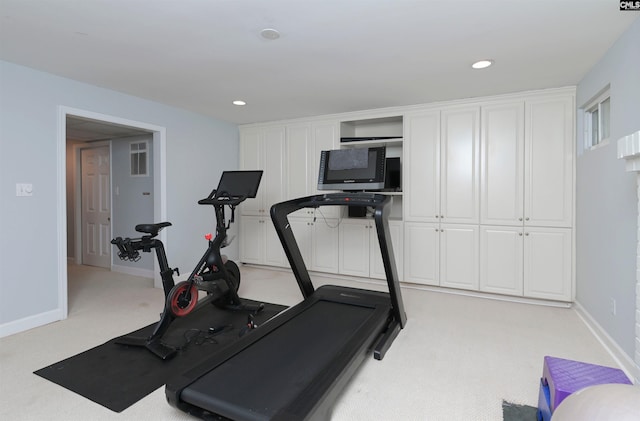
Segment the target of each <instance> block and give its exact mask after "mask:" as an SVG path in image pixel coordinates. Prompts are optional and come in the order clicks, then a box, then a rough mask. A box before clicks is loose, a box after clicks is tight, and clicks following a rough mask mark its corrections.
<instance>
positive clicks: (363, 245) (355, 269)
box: [339, 219, 371, 277]
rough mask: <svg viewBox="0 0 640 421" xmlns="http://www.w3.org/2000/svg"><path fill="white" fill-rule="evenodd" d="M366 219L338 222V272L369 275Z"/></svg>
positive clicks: (367, 225)
mask: <svg viewBox="0 0 640 421" xmlns="http://www.w3.org/2000/svg"><path fill="white" fill-rule="evenodd" d="M370 231H371V226H370V224H369V221H367V220H358V219H343V220H342V222H341V223H340V245H339V247H340V261H339V272H340V273H342V274H344V275H353V276H363V277H369V232H370Z"/></svg>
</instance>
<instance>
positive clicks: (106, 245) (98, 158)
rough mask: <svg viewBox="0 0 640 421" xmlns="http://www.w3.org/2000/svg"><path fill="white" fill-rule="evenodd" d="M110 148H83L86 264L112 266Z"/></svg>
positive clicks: (84, 261)
mask: <svg viewBox="0 0 640 421" xmlns="http://www.w3.org/2000/svg"><path fill="white" fill-rule="evenodd" d="M109 156H110V152H109V147H108V146H104V147H99V148H91V149H82V152H81V166H82V192H81V195H82V216H81V218H82V263H83V264H85V265H91V266H99V267H104V268H110V267H111V171H110V170H111V165H110V162H109Z"/></svg>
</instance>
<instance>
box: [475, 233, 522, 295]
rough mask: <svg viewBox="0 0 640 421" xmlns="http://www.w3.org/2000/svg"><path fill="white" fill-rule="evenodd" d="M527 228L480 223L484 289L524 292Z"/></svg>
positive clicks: (481, 288)
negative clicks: (525, 232) (525, 235)
mask: <svg viewBox="0 0 640 421" xmlns="http://www.w3.org/2000/svg"><path fill="white" fill-rule="evenodd" d="M522 247H523V230H522V228H521V227H507V226H503V227H501V226H483V227H480V290H481V291H485V292H492V293H496V294H509V295H522V292H523V262H522V259H523V250H522Z"/></svg>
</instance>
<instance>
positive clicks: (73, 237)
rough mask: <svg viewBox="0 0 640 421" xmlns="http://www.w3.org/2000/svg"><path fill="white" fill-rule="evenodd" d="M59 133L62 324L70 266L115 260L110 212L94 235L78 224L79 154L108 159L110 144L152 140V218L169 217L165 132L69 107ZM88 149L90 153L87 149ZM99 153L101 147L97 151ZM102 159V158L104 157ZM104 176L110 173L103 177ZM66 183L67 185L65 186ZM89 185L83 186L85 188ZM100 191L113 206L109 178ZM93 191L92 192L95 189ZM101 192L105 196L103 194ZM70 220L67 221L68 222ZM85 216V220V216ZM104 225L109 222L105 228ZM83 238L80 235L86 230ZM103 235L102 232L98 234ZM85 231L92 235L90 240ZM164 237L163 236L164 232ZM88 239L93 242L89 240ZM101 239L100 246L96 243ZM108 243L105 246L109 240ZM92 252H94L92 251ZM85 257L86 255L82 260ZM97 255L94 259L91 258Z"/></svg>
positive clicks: (108, 263)
mask: <svg viewBox="0 0 640 421" xmlns="http://www.w3.org/2000/svg"><path fill="white" fill-rule="evenodd" d="M59 127H60V130H59V134H58V152H59V153H58V158H59V159H58V162H59V172H58V194H59V198H60V199H59V201H58V204H59V206H58V212H59V215H60V217H59V224H58V227H59V235H58V239H59V250H60V253H59V271H58V293H59V304H60V310H61V314H62V319H65V318H66V317H67V315H68V293H69V291H68V271H67V262H68V261H70V262H75V263H80V264H83V263H84V264H92V265H96V266H102V267H106V268H110V267H111V265H112V264H113V262H112V256H111V245H110V240H111V238H112V234H113V233H112V232H111V231H112V228H111V227H112V221H111V220H110V219H109V218H111V210H109V211H106V210H105V209H102V210H103V211H105V212H102V214H101V215H99V217H100V218H102V219H104V218H108V219H107V220H106V221H100V222H99V223H95V222H91V221H89V224H84V225H92V227H91V231H87V230H86V229H85V227H83V226H82V225H81V224H80V222H79V221H80V220H81V215H82V213H83V208H84V206H82V205H81V202H80V200H78V197H79V192H80V189H81V187H82V184H83V183H82V180H81V178H82V177H81V171H79V170H78V169H79V168H80V159H81V150H82V149H87V150H95V148H94V147H100V146H102V147H104V145H106V149H103V152H104V151H105V150H106V151H108V153H109V155H107V156H109V158H110V153H111V152H110V142H111V141H119V140H117V139H120V141H122V140H123V139H124V138H127V137H130V136H138V137H139V136H141V135H145V136H147V137H148V138H149V139H150V144H151V145H152V148H153V151H154V153H153V156H152V157H150V159H151V161H152V163H153V166H154V168H155V169H156V170H155V171H154V172H153V175H152V178H153V187H152V191H153V195H152V200H153V211H152V213H153V214H152V215H150V218H152V220H163V219H164V218H165V215H166V197H165V196H166V178H165V165H166V157H165V156H164V154H165V129H164V128H163V127H160V126H155V125H151V124H147V123H143V122H137V121H132V120H126V119H123V118H120V117H114V116H109V115H104V114H98V113H93V112H90V111H85V110H78V109H71V108H68V107H60V108H59ZM88 147H90V148H91V149H88ZM98 149H99V148H98ZM103 157H104V154H103ZM87 158H88V159H89V160H91V159H102V164H101V165H102V167H103V169H106V168H107V167H108V168H109V170H110V171H111V164H112V163H111V162H109V161H108V160H107V161H105V160H104V159H103V158H96V157H93V158H89V156H87ZM103 176H106V174H103ZM65 180H66V182H65ZM86 183H87V182H85V185H86ZM94 187H96V189H97V190H98V196H100V195H102V198H103V202H104V203H105V204H108V205H111V203H112V202H111V198H112V192H111V182H110V180H109V181H107V178H104V177H103V179H102V181H100V182H98V185H97V186H94ZM92 188H93V187H92ZM101 190H102V191H101ZM65 216H66V218H65ZM85 216H86V215H85ZM105 222H106V223H105ZM83 230H84V231H85V234H82V231H83ZM100 230H101V231H100ZM86 232H91V234H90V235H89V236H87V235H86ZM162 234H164V233H162ZM162 234H161V236H160V237H161V240H163V241H165V240H166V238H163V237H164V235H166V234H164V235H162ZM87 237H89V239H88V240H89V241H87ZM100 238H102V240H101V241H102V243H100V242H99V241H98V242H94V241H93V240H98V239H100ZM105 240H106V241H105ZM83 242H86V243H87V244H88V245H89V251H90V253H89V255H87V253H85V250H84V249H85V248H84V247H83V246H82V243H83ZM91 247H93V250H91ZM83 254H84V255H83ZM92 254H93V256H92ZM97 255H99V256H98V257H99V261H93V260H92V259H93V257H95V256H97ZM157 272H158V268H157V266H156V263H155V262H154V267H153V273H154V286H156V287H161V280H160V278H159V275H158V274H157Z"/></svg>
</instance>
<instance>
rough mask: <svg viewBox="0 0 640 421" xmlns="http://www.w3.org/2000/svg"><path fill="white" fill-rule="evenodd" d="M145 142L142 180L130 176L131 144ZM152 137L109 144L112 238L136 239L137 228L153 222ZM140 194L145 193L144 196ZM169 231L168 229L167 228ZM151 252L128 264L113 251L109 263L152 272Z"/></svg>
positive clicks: (131, 138)
mask: <svg viewBox="0 0 640 421" xmlns="http://www.w3.org/2000/svg"><path fill="white" fill-rule="evenodd" d="M142 140H147V144H148V146H147V148H148V149H147V151H148V154H149V167H148V175H147V176H144V177H140V176H132V175H131V150H130V145H131V143H132V142H139V141H142ZM153 169H154V168H153V136H151V135H149V136H135V137H129V138H126V139H115V140H112V141H111V191H112V193H113V194H112V198H113V203H112V207H111V220H112V221H113V226H112V230H113V236H114V237H122V238H126V237H130V238H136V237H140V236H141V235H142V234H140V233H138V232H136V230H135V226H136V225H138V224H151V223H154V222H163V221H159V220H158V221H156V220H155V219H154V217H153ZM144 193H149V194H148V195H145V194H144ZM169 229H170V228H169ZM155 258H156V256H155V252H153V251H152V252H151V253H142V252H140V260H139V261H137V262H130V261H128V260H120V259H119V258H118V256H117V253H116V252H115V250H114V253H113V263H114V264H116V265H120V266H130V267H134V268H137V269H148V270H153V261H154V259H155ZM169 263H171V261H169Z"/></svg>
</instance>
